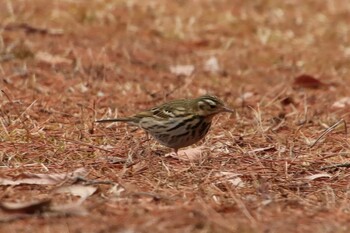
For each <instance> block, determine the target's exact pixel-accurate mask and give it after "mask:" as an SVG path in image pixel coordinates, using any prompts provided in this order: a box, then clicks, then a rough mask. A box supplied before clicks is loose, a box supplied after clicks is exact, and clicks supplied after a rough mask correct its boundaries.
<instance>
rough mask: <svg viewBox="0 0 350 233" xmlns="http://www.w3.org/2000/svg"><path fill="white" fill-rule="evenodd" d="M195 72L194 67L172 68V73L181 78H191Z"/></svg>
mask: <svg viewBox="0 0 350 233" xmlns="http://www.w3.org/2000/svg"><path fill="white" fill-rule="evenodd" d="M193 71H194V66H193V65H177V66H170V72H171V73H173V74H175V75H178V76H181V75H184V76H190V75H191V74H192V73H193Z"/></svg>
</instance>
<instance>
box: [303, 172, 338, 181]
mask: <svg viewBox="0 0 350 233" xmlns="http://www.w3.org/2000/svg"><path fill="white" fill-rule="evenodd" d="M320 178H332V176H331V175H330V174H328V173H319V174H315V175H310V176H306V177H305V179H306V180H316V179H320Z"/></svg>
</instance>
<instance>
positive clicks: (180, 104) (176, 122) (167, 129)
mask: <svg viewBox="0 0 350 233" xmlns="http://www.w3.org/2000/svg"><path fill="white" fill-rule="evenodd" d="M222 112H229V113H233V112H234V110H233V109H231V108H229V107H227V106H226V105H225V104H224V102H223V101H222V100H220V99H219V98H218V97H216V96H213V95H203V96H200V97H198V98H192V99H177V100H171V101H168V102H165V103H163V104H161V105H159V106H156V107H153V108H151V109H149V110H146V111H142V112H139V113H137V114H135V115H132V116H129V117H121V118H114V119H101V120H96V121H95V122H97V123H107V122H125V123H127V124H129V125H133V126H137V127H139V128H141V129H143V130H144V131H146V133H147V134H150V135H151V136H152V137H153V138H154V139H155V140H156V141H158V142H159V143H160V144H162V145H164V146H166V147H169V148H172V149H173V150H174V152H175V154H177V152H178V150H179V149H180V148H183V147H187V146H190V145H192V144H194V143H197V142H198V141H200V140H201V139H202V138H204V137H205V136H206V134H207V133H208V131H209V129H210V127H211V123H212V120H213V117H214V116H215V115H217V114H219V113H222Z"/></svg>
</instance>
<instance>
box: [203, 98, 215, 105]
mask: <svg viewBox="0 0 350 233" xmlns="http://www.w3.org/2000/svg"><path fill="white" fill-rule="evenodd" d="M204 101H205V102H207V103H208V104H209V105H210V106H212V107H215V106H216V105H217V104H216V102H215V101H213V100H210V99H204Z"/></svg>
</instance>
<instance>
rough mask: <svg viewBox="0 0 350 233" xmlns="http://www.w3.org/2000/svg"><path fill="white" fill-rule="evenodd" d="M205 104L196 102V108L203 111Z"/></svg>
mask: <svg viewBox="0 0 350 233" xmlns="http://www.w3.org/2000/svg"><path fill="white" fill-rule="evenodd" d="M205 105H206V104H205V103H204V102H202V101H201V102H198V108H199V109H201V110H204V109H205Z"/></svg>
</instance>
